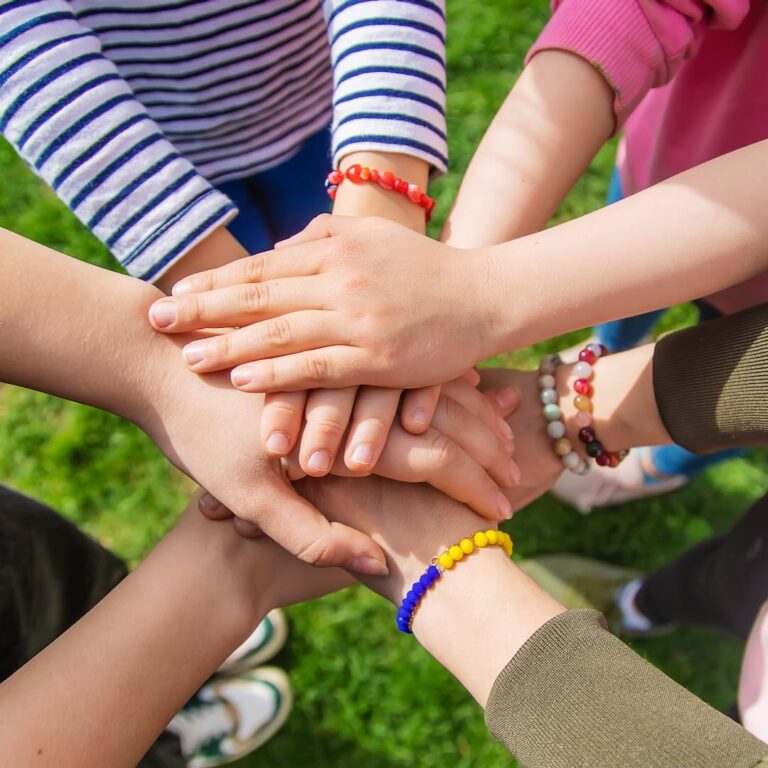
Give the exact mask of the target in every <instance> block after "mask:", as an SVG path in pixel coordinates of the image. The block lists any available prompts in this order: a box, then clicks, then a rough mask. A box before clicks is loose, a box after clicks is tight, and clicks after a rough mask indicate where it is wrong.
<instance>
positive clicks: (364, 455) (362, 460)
mask: <svg viewBox="0 0 768 768" xmlns="http://www.w3.org/2000/svg"><path fill="white" fill-rule="evenodd" d="M352 461H353V462H354V463H355V464H364V465H366V466H368V465H370V464H372V463H373V446H372V445H371V444H370V443H361V444H360V445H358V446H357V448H355V450H354V451H352Z"/></svg>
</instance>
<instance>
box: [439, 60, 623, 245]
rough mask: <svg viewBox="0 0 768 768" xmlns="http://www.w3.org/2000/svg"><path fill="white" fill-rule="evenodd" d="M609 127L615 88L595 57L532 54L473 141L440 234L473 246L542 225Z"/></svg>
mask: <svg viewBox="0 0 768 768" xmlns="http://www.w3.org/2000/svg"><path fill="white" fill-rule="evenodd" d="M613 127H614V114H613V92H612V91H611V89H610V87H609V86H608V83H607V82H606V80H605V78H604V77H603V76H602V75H601V74H600V73H599V71H598V70H597V69H596V68H595V67H594V66H593V65H592V64H590V63H589V62H587V61H585V60H584V59H582V58H580V57H578V56H575V55H573V54H570V53H565V52H562V51H543V52H541V53H539V54H537V55H536V56H534V58H533V59H532V60H531V62H530V64H528V66H527V67H526V68H525V70H523V73H522V75H521V76H520V78H519V79H518V81H517V82H516V83H515V86H514V87H513V88H512V90H511V91H510V93H509V95H508V96H507V98H506V100H505V101H504V103H503V104H502V106H501V108H500V109H499V111H498V112H497V113H496V116H495V117H494V119H493V122H492V123H491V125H490V127H489V128H488V130H487V132H486V134H485V136H484V137H483V140H482V141H481V143H480V145H479V147H478V148H477V151H476V152H475V155H474V156H473V158H472V162H471V163H470V165H469V168H468V169H467V172H466V175H465V176H464V179H463V180H462V183H461V187H460V188H459V191H458V193H457V195H456V200H455V201H454V205H453V209H452V211H451V214H450V215H449V217H448V221H447V223H446V226H445V228H444V230H443V233H442V235H441V239H442V240H443V241H444V242H447V243H448V244H449V245H453V246H456V247H459V248H472V247H477V246H481V245H491V244H494V243H502V242H505V241H507V240H512V239H513V238H516V237H520V236H522V235H526V234H529V233H531V232H536V231H538V230H540V229H542V228H543V227H544V226H545V224H546V223H547V221H548V220H549V218H550V217H551V216H552V214H553V213H554V212H555V211H556V210H557V207H558V206H559V205H560V203H561V202H562V201H563V199H564V198H565V196H566V195H567V194H568V191H569V190H570V189H571V187H572V186H573V185H574V183H575V182H576V180H577V179H578V178H579V176H580V175H581V174H582V173H583V172H584V171H585V170H586V169H587V167H588V166H589V163H590V162H591V161H592V158H593V157H594V155H595V153H596V152H597V150H598V149H599V148H600V147H601V146H602V144H603V143H604V142H605V141H606V140H607V139H608V137H609V136H610V135H611V132H612V131H613Z"/></svg>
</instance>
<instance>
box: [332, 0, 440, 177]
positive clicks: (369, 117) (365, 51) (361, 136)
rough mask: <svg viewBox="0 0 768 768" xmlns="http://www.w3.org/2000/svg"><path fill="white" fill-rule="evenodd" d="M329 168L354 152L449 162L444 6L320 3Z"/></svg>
mask: <svg viewBox="0 0 768 768" xmlns="http://www.w3.org/2000/svg"><path fill="white" fill-rule="evenodd" d="M324 9H325V14H326V19H327V21H328V30H329V36H330V42H331V57H332V62H333V78H334V98H333V156H334V163H335V164H336V165H338V161H339V159H340V158H341V157H343V156H344V155H347V154H349V153H351V152H356V151H366V150H367V151H383V152H399V153H402V154H407V155H413V156H415V157H419V158H422V159H424V160H427V161H428V162H429V163H430V165H431V166H432V167H433V169H435V170H436V171H438V172H445V170H446V167H447V164H448V145H447V140H446V125H445V79H446V78H445V3H444V0H434V1H433V0H325V5H324Z"/></svg>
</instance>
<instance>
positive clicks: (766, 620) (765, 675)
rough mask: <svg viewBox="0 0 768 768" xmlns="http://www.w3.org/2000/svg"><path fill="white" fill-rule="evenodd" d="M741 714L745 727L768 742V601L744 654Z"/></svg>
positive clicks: (740, 696)
mask: <svg viewBox="0 0 768 768" xmlns="http://www.w3.org/2000/svg"><path fill="white" fill-rule="evenodd" d="M739 714H740V715H741V722H742V723H744V727H745V728H746V729H747V730H748V731H749V732H750V733H752V734H754V735H755V736H757V738H758V739H762V740H763V741H765V742H768V602H765V603H764V604H763V607H762V609H761V611H760V613H759V614H758V617H757V619H756V621H755V623H754V624H753V625H752V631H751V632H750V634H749V639H748V640H747V648H746V650H745V651H744V661H743V662H742V665H741V679H740V680H739Z"/></svg>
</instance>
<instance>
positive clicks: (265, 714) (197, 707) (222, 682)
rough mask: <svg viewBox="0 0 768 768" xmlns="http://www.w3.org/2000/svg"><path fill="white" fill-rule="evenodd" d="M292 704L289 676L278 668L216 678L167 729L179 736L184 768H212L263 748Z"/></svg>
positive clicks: (283, 719) (281, 722)
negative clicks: (184, 762) (185, 764)
mask: <svg viewBox="0 0 768 768" xmlns="http://www.w3.org/2000/svg"><path fill="white" fill-rule="evenodd" d="M292 704H293V698H292V695H291V688H290V684H289V683H288V677H287V675H286V674H285V672H283V671H282V670H280V669H277V668H276V667H261V668H260V669H257V670H254V671H252V672H245V673H243V674H242V675H239V676H237V677H217V676H214V677H212V678H211V679H210V680H209V681H208V682H207V683H206V684H205V685H204V686H203V687H202V688H201V689H200V690H199V691H198V692H197V693H196V694H195V695H194V696H193V697H192V699H191V700H190V701H189V702H188V703H187V704H186V706H185V707H184V709H182V710H181V711H180V712H179V713H178V714H177V715H176V717H174V718H173V720H171V722H170V723H169V724H168V727H167V728H166V730H167V731H169V732H170V733H173V734H175V735H176V736H177V737H178V738H179V741H180V743H181V753H182V755H183V756H184V758H185V760H186V761H187V766H188V768H213V766H219V765H226V764H227V763H231V762H234V761H235V760H239V759H240V758H242V757H245V756H246V755H248V754H250V753H251V752H253V751H254V750H255V749H257V748H258V747H260V746H261V745H262V744H264V742H266V741H267V740H268V739H270V738H271V737H272V736H273V735H274V734H275V733H277V731H278V730H280V728H281V727H282V725H283V724H284V723H285V721H286V719H287V718H288V714H289V713H290V711H291V707H292Z"/></svg>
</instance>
